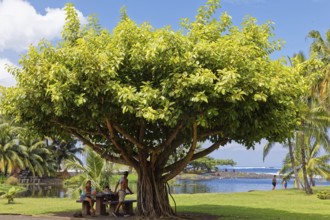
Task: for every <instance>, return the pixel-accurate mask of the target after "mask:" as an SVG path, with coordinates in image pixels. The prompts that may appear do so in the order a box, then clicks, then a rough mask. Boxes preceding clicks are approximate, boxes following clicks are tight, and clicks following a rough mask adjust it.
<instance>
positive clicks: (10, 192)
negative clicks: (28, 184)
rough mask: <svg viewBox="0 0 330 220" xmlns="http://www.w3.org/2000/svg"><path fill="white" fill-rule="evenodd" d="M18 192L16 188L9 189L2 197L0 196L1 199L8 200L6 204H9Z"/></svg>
mask: <svg viewBox="0 0 330 220" xmlns="http://www.w3.org/2000/svg"><path fill="white" fill-rule="evenodd" d="M18 192H19V189H18V188H15V187H11V188H10V189H9V190H8V192H7V193H5V194H4V195H2V196H1V198H6V199H8V204H10V203H14V198H15V196H16V193H18Z"/></svg>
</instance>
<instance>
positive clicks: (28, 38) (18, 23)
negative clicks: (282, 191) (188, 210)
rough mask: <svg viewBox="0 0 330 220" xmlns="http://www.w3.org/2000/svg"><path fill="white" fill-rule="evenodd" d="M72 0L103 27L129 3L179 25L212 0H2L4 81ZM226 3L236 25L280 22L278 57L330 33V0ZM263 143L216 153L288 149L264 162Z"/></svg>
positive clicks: (255, 160) (55, 26)
mask: <svg viewBox="0 0 330 220" xmlns="http://www.w3.org/2000/svg"><path fill="white" fill-rule="evenodd" d="M66 2H71V3H73V4H74V5H75V7H76V9H77V10H78V12H79V15H80V18H81V21H82V22H83V23H84V22H86V17H87V16H88V15H91V14H95V15H96V16H97V17H98V18H99V20H100V24H101V25H102V26H103V27H105V28H107V29H109V30H112V29H113V28H114V27H115V25H116V24H117V22H118V21H119V17H120V8H121V7H123V6H126V8H127V12H128V15H129V16H130V17H131V18H132V19H133V20H135V21H136V22H137V23H139V24H140V23H143V22H149V23H150V24H151V25H152V26H154V27H156V28H159V27H163V26H167V25H171V26H172V28H173V29H178V27H179V23H180V18H190V19H194V16H195V15H196V12H197V9H198V8H199V7H200V6H201V5H203V4H205V2H206V0H166V1H160V0H158V1H157V0H156V1H155V0H95V1H91V0H71V1H66V0H0V85H4V86H12V85H14V84H15V81H14V79H13V78H12V77H11V76H10V75H9V74H8V73H7V72H6V70H5V68H4V66H5V65H6V64H9V65H18V60H19V57H20V54H24V53H26V51H27V48H28V46H29V45H30V44H36V43H37V42H38V41H39V40H40V39H42V38H45V39H48V40H50V41H54V40H57V39H59V38H60V36H61V28H62V26H63V23H64V18H65V16H64V11H63V7H64V5H65V3H66ZM221 6H222V7H221V8H220V9H218V12H217V15H216V16H217V17H218V16H219V15H220V13H221V12H224V11H226V12H227V13H228V14H229V15H230V16H231V17H232V19H233V23H234V25H238V26H239V25H240V23H241V22H242V21H243V19H244V17H246V16H247V15H249V16H252V17H255V18H256V19H257V20H258V23H259V24H262V23H264V22H266V21H272V22H273V23H274V28H275V30H274V33H275V39H281V40H284V41H285V42H286V43H285V46H284V47H283V49H282V50H281V51H279V52H276V53H275V54H273V55H272V58H273V59H277V58H280V57H287V56H292V55H293V54H294V53H297V52H299V51H303V52H304V53H305V54H308V48H309V45H310V43H311V40H310V39H307V38H306V36H307V34H308V32H309V31H311V30H318V31H320V32H321V33H322V34H324V33H325V32H326V31H327V30H328V29H329V28H330V14H329V8H330V1H329V0H222V1H221ZM263 144H264V143H261V144H260V145H258V146H256V150H254V151H252V150H249V151H246V150H245V148H244V147H243V146H240V145H238V144H235V143H234V144H231V145H228V146H225V147H224V148H222V149H220V150H218V151H216V152H214V153H212V154H211V156H213V157H216V158H225V159H227V158H228V159H234V160H235V161H236V162H237V163H238V165H239V166H280V165H281V161H282V159H283V158H284V155H285V153H286V150H284V149H282V148H281V147H280V146H277V147H276V148H275V149H274V150H273V151H272V152H271V154H270V155H269V157H268V158H267V159H266V161H265V162H263V161H262V145H263Z"/></svg>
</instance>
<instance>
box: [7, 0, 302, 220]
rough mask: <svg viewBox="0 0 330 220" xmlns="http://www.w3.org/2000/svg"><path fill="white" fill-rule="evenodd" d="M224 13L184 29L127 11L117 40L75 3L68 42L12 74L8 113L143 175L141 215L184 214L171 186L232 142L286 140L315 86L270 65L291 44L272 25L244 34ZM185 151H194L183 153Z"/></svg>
mask: <svg viewBox="0 0 330 220" xmlns="http://www.w3.org/2000/svg"><path fill="white" fill-rule="evenodd" d="M218 7H219V1H217V0H210V1H208V3H207V4H206V5H205V6H203V7H201V8H200V9H199V12H198V14H197V16H196V19H195V20H194V21H189V20H188V19H185V20H183V24H182V29H180V30H173V29H172V28H171V27H169V26H168V27H163V28H153V27H152V26H151V25H150V24H148V23H143V24H140V25H139V24H136V23H135V22H134V21H133V20H131V19H130V18H129V16H128V15H127V14H126V12H122V19H121V21H120V22H119V23H118V25H117V26H116V27H115V28H114V29H113V30H112V31H111V32H110V31H108V30H105V29H101V28H100V27H99V25H98V24H96V23H95V22H94V21H95V19H91V22H90V23H89V24H88V25H87V26H85V27H81V28H80V24H79V21H78V19H77V14H76V13H75V11H74V7H73V6H72V5H70V4H69V5H67V7H66V11H67V23H66V26H65V27H64V30H63V40H62V42H60V43H59V44H57V45H52V44H51V43H50V42H46V41H42V42H40V43H39V45H38V46H37V47H34V46H31V47H30V49H29V51H28V53H27V54H26V55H25V56H23V57H22V59H21V61H20V64H21V65H22V67H21V68H11V69H10V71H11V73H13V75H14V76H15V77H16V80H17V86H15V87H13V88H9V89H7V90H6V92H5V94H4V99H3V100H2V103H1V104H2V106H3V107H4V108H3V109H4V111H5V113H6V114H9V115H12V116H14V117H15V120H16V121H18V122H20V123H25V124H27V125H28V126H29V127H30V128H31V129H34V130H36V131H37V132H38V133H41V134H44V135H49V136H52V135H51V134H54V133H55V134H56V135H59V134H71V135H74V136H75V137H77V138H79V139H80V140H81V141H82V142H84V143H85V144H87V145H89V146H90V147H91V148H92V149H93V150H94V151H96V152H97V153H99V154H100V155H101V156H102V157H103V158H105V159H107V160H110V161H112V162H117V163H122V164H127V165H130V166H132V167H134V168H135V169H136V171H137V173H138V176H139V180H138V182H139V183H138V214H140V215H145V216H149V217H155V216H162V215H170V214H173V211H172V209H171V208H170V206H169V201H168V197H167V191H166V188H165V184H166V182H167V181H168V180H170V179H171V178H173V177H175V176H176V175H177V174H178V173H179V172H180V171H181V170H182V169H184V167H185V166H186V165H187V164H188V163H189V162H190V161H192V160H195V159H198V158H201V157H203V156H205V155H207V154H209V153H210V152H212V151H214V150H216V149H218V148H219V147H220V146H222V145H225V144H226V143H228V142H231V141H236V142H238V143H241V144H244V145H245V146H247V147H248V148H250V147H253V146H254V144H255V143H256V142H259V141H260V140H261V139H262V138H266V139H268V140H269V141H282V140H284V139H285V138H286V137H287V136H288V133H290V132H292V131H293V127H294V126H295V124H296V116H297V115H296V113H297V111H296V106H295V104H294V100H295V99H296V98H297V97H298V96H299V94H300V93H301V92H303V91H304V89H305V87H304V86H303V82H302V80H301V78H300V75H299V74H298V73H297V72H295V71H292V70H291V68H290V67H287V66H285V65H284V64H283V60H275V61H273V60H271V59H270V54H271V53H272V52H274V51H276V50H278V49H280V47H281V44H280V42H279V41H274V40H272V39H273V26H272V24H271V23H265V24H262V25H258V24H257V21H256V19H254V18H247V19H246V20H244V21H243V23H242V25H241V27H237V26H234V25H233V24H232V22H231V17H230V16H229V15H228V14H226V13H223V14H222V15H221V17H220V18H219V19H216V18H214V17H213V15H214V13H215V11H216V9H217V8H218ZM206 140H209V143H211V144H210V146H208V147H206V148H205V150H203V151H200V152H197V151H195V150H196V145H197V142H198V141H201V142H204V141H206ZM179 148H185V149H186V151H184V152H186V153H184V154H181V155H179V156H178V155H176V152H177V150H178V149H179ZM174 156H175V158H176V160H175V161H174V162H173V157H174ZM168 161H172V163H168ZM142 195H143V196H142Z"/></svg>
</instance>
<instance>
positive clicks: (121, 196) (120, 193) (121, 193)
mask: <svg viewBox="0 0 330 220" xmlns="http://www.w3.org/2000/svg"><path fill="white" fill-rule="evenodd" d="M124 199H125V192H124V191H122V190H119V191H118V204H117V206H116V208H115V211H114V213H112V214H113V215H114V216H116V217H117V215H118V213H119V209H120V206H122V204H123V203H124Z"/></svg>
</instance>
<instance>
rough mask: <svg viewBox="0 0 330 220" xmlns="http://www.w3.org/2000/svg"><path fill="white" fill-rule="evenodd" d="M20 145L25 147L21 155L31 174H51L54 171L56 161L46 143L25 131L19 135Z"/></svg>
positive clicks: (40, 175)
mask: <svg viewBox="0 0 330 220" xmlns="http://www.w3.org/2000/svg"><path fill="white" fill-rule="evenodd" d="M19 141H20V145H22V146H24V147H25V148H26V155H22V156H23V158H24V163H25V166H26V168H28V169H29V170H30V171H31V172H32V175H33V176H39V177H42V176H44V175H47V176H51V175H53V174H55V171H56V161H55V159H54V157H53V154H52V152H51V151H50V150H49V149H47V147H46V143H45V141H44V140H42V139H41V138H37V137H35V136H34V135H32V134H29V133H28V132H27V131H24V132H21V133H20V135H19Z"/></svg>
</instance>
